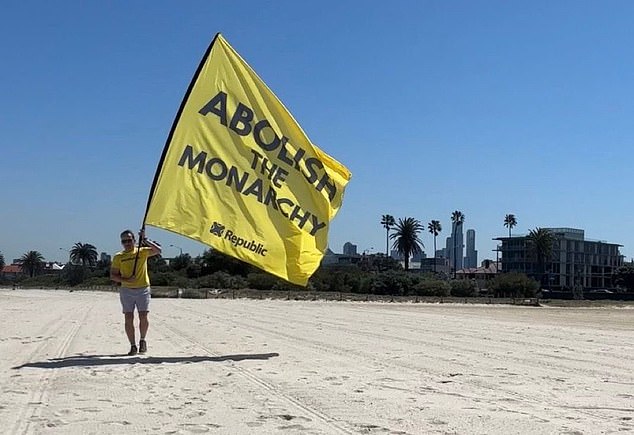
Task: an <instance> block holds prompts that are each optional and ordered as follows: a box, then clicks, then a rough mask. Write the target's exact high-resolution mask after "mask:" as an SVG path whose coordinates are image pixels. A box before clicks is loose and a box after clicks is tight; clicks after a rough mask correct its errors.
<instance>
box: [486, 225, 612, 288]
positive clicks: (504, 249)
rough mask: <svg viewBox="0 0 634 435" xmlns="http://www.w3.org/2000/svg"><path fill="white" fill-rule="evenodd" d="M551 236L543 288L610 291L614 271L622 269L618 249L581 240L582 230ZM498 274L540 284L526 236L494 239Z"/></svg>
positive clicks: (559, 231)
mask: <svg viewBox="0 0 634 435" xmlns="http://www.w3.org/2000/svg"><path fill="white" fill-rule="evenodd" d="M547 229H548V230H549V231H550V232H551V233H552V234H553V236H554V237H553V239H554V240H553V245H552V256H551V259H550V261H548V262H547V263H546V265H545V277H544V281H543V282H544V285H545V286H546V288H551V289H553V290H572V289H573V288H574V287H575V286H576V285H580V286H581V287H583V288H605V287H611V286H612V282H611V277H612V274H613V273H614V271H615V270H616V269H617V268H618V267H620V266H622V265H623V255H621V253H620V252H619V247H621V246H622V245H619V244H616V243H608V242H605V241H598V240H587V239H585V234H584V230H581V229H576V228H547ZM494 240H499V241H501V242H502V243H501V245H500V254H501V258H500V261H501V269H502V272H503V273H504V272H521V273H525V274H527V275H529V276H532V277H534V278H535V279H537V280H540V279H541V277H540V276H539V275H540V273H539V272H538V270H537V263H536V259H535V255H534V253H533V251H532V249H531V248H530V244H529V242H528V238H527V236H525V235H524V236H515V235H514V236H513V237H510V238H509V237H498V238H495V239H494Z"/></svg>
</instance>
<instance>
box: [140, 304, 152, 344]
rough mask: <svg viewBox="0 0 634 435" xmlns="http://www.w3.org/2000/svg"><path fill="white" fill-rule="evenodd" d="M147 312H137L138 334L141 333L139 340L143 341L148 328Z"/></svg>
mask: <svg viewBox="0 0 634 435" xmlns="http://www.w3.org/2000/svg"><path fill="white" fill-rule="evenodd" d="M148 313H149V311H139V332H141V340H145V334H147V330H148V328H149V327H150V320H149V319H148Z"/></svg>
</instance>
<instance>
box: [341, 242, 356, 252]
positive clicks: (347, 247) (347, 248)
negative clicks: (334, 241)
mask: <svg viewBox="0 0 634 435" xmlns="http://www.w3.org/2000/svg"><path fill="white" fill-rule="evenodd" d="M343 255H357V245H353V244H352V243H350V242H346V243H344V244H343Z"/></svg>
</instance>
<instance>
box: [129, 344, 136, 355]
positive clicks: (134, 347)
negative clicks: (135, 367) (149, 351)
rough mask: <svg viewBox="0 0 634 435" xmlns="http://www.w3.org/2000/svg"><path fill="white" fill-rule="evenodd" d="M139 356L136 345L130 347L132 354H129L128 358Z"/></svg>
mask: <svg viewBox="0 0 634 435" xmlns="http://www.w3.org/2000/svg"><path fill="white" fill-rule="evenodd" d="M136 354H137V348H136V344H133V345H132V346H130V352H128V356H133V355H136Z"/></svg>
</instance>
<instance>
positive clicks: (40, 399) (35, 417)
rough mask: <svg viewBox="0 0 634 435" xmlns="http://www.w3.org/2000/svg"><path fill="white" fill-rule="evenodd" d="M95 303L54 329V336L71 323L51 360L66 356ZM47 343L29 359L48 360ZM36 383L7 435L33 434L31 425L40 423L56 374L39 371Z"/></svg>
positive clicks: (39, 347)
mask: <svg viewBox="0 0 634 435" xmlns="http://www.w3.org/2000/svg"><path fill="white" fill-rule="evenodd" d="M95 305H96V302H93V303H92V304H91V305H90V307H89V308H88V309H87V310H82V311H79V310H76V309H75V310H72V311H71V312H72V313H75V314H76V313H78V312H80V313H83V314H82V315H81V316H76V317H75V318H71V319H69V318H64V319H62V322H61V323H60V325H59V327H58V328H57V329H56V331H55V334H57V333H58V332H60V331H61V330H62V329H64V328H66V327H67V326H68V324H69V323H72V325H71V326H70V328H68V329H67V331H66V333H65V334H64V336H63V337H62V339H61V341H60V342H59V345H58V346H57V347H56V349H55V351H54V352H53V357H52V358H63V357H65V356H66V352H67V351H68V349H69V348H70V345H71V344H72V342H73V340H74V339H75V337H76V336H77V333H78V332H79V330H80V329H81V328H82V326H83V325H84V322H85V321H86V319H87V318H88V317H89V315H90V314H91V312H92V310H93V309H94V307H95ZM47 344H48V343H47V342H45V343H43V344H42V345H40V346H38V348H37V349H36V350H35V351H34V352H33V353H32V354H31V356H30V358H29V359H31V360H32V359H33V358H36V357H38V356H39V357H40V358H42V359H50V358H51V357H50V356H48V355H46V353H45V352H42V351H43V350H44V349H45V348H46V347H47ZM36 376H37V378H36V379H37V381H36V383H35V385H34V386H32V389H31V392H30V394H29V399H28V400H27V401H26V402H25V403H24V404H23V405H22V407H21V408H20V410H19V411H18V412H16V415H17V420H16V421H15V423H14V425H13V430H12V431H11V432H9V433H12V434H28V433H32V432H33V424H34V423H37V422H39V421H41V413H42V409H43V407H44V406H46V404H47V399H48V388H49V386H50V384H51V382H52V381H53V379H54V378H55V377H56V372H55V371H54V370H41V371H40V372H38V373H37V375H36Z"/></svg>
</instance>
